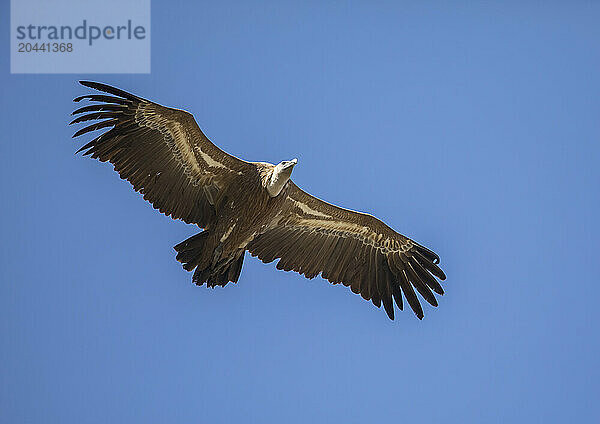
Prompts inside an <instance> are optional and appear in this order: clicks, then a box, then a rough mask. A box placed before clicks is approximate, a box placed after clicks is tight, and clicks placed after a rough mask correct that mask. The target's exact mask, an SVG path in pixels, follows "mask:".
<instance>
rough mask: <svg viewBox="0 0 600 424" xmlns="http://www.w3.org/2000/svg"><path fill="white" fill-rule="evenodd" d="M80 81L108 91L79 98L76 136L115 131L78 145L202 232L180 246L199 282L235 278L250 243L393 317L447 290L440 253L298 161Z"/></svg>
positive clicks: (255, 251)
mask: <svg viewBox="0 0 600 424" xmlns="http://www.w3.org/2000/svg"><path fill="white" fill-rule="evenodd" d="M80 83H81V84H82V85H84V86H86V87H89V88H93V89H96V90H98V91H100V92H103V93H107V94H89V95H85V96H81V97H77V98H76V99H74V101H75V102H80V101H82V100H84V99H86V100H89V101H91V102H93V103H92V104H90V105H88V106H84V107H82V108H79V109H77V110H75V111H74V112H73V115H79V116H78V117H77V118H75V119H74V120H73V121H72V122H71V124H75V123H81V122H87V121H95V123H93V124H91V125H88V126H86V127H84V128H82V129H81V130H79V131H77V132H76V133H75V134H74V135H73V137H77V136H80V135H82V134H85V133H88V132H90V131H94V130H98V129H103V128H110V129H109V130H108V131H106V132H104V133H103V134H101V135H99V136H98V137H96V138H94V139H93V140H92V141H90V142H89V143H87V144H86V145H84V146H83V147H82V148H81V149H79V151H84V155H90V156H91V157H92V158H95V159H98V160H100V161H102V162H106V161H108V162H110V163H112V164H113V165H114V168H115V170H116V171H117V172H118V173H119V175H120V176H121V178H123V179H126V180H127V181H129V182H130V183H131V184H132V185H133V187H134V189H135V190H136V191H139V192H140V193H141V194H143V196H144V199H146V200H148V201H149V202H150V203H152V204H153V205H154V207H155V208H156V209H158V210H159V211H161V212H162V213H164V214H166V215H168V216H171V217H173V218H175V219H181V220H183V221H184V222H187V223H192V224H196V225H198V226H199V227H200V228H202V229H203V231H201V232H200V233H198V234H196V235H194V236H192V237H190V238H189V239H187V240H185V241H183V242H181V243H179V244H178V245H176V246H175V250H176V251H177V260H178V261H179V262H181V263H182V264H183V268H185V269H186V270H188V271H194V274H193V277H192V279H193V281H194V283H196V284H197V285H203V284H205V283H206V285H207V286H208V287H215V286H225V285H226V284H227V283H228V282H230V281H232V282H237V281H238V278H239V276H240V272H241V269H242V262H243V260H244V254H245V252H246V250H247V251H249V252H250V253H251V254H252V255H253V256H258V258H260V259H261V260H262V261H263V262H265V263H268V262H272V261H274V260H275V259H279V261H278V263H277V268H278V269H283V270H285V271H296V272H298V273H300V274H304V275H305V276H306V277H307V278H314V277H316V276H317V275H319V274H321V276H322V277H323V278H324V279H326V280H329V281H330V282H332V283H334V284H336V283H342V284H344V285H345V286H349V287H350V289H351V290H352V291H353V292H354V293H358V294H360V295H361V296H362V297H363V298H364V299H366V300H371V301H372V302H373V304H375V305H376V306H377V307H381V304H383V306H384V308H385V311H386V312H387V314H388V316H389V317H390V319H394V306H393V302H394V301H395V303H396V305H397V306H398V308H399V309H402V308H403V303H402V293H404V297H405V298H406V300H407V302H408V304H409V305H410V307H411V308H412V310H413V311H414V313H415V314H416V315H417V317H419V318H423V309H422V307H421V304H420V302H419V299H418V298H417V295H416V292H418V293H419V294H420V295H421V296H422V297H423V298H424V299H425V300H426V301H427V302H428V303H430V304H431V305H433V306H437V300H436V298H435V296H434V294H433V293H437V294H440V295H441V294H443V293H444V291H443V289H442V287H441V285H440V284H439V282H438V280H437V279H440V280H444V279H445V278H446V276H445V275H444V272H443V271H442V270H441V269H440V268H439V266H438V263H439V257H438V256H437V255H436V254H435V253H433V252H432V251H431V250H429V249H427V248H425V247H423V246H421V245H420V244H419V243H417V242H415V241H413V240H411V239H409V238H408V237H405V236H403V235H401V234H398V233H397V232H395V231H394V230H392V229H391V228H390V227H388V226H387V225H385V224H384V223H383V222H381V221H380V220H378V219H377V218H375V217H373V216H371V215H368V214H364V213H360V212H354V211H351V210H348V209H343V208H340V207H337V206H334V205H332V204H329V203H327V202H324V201H322V200H320V199H317V198H316V197H314V196H311V195H310V194H308V193H305V192H304V191H302V190H301V189H300V188H298V187H297V186H296V185H295V184H294V183H293V182H292V180H290V175H291V173H292V170H293V168H294V166H295V165H296V163H297V160H296V159H293V160H291V161H283V162H280V163H279V164H278V165H273V164H270V163H264V162H246V161H243V160H241V159H238V158H236V157H234V156H232V155H229V154H227V153H225V152H224V151H222V150H221V149H219V148H218V147H217V146H215V145H214V144H213V143H211V141H210V140H209V139H208V138H207V137H206V136H205V135H204V134H203V133H202V131H201V130H200V128H199V127H198V124H197V123H196V121H195V120H194V117H193V116H192V115H191V114H190V113H188V112H185V111H182V110H178V109H172V108H168V107H164V106H161V105H158V104H156V103H153V102H151V101H148V100H145V99H143V98H140V97H138V96H135V95H133V94H130V93H127V92H125V91H123V90H120V89H118V88H115V87H111V86H108V85H106V84H101V83H98V82H91V81H80ZM79 151H78V152H79ZM436 278H437V279H436ZM415 289H416V292H415Z"/></svg>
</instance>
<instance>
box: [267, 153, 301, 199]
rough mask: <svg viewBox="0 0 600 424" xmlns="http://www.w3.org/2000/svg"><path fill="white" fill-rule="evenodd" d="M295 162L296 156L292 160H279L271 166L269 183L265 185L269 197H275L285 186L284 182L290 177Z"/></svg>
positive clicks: (296, 161) (296, 160)
mask: <svg viewBox="0 0 600 424" xmlns="http://www.w3.org/2000/svg"><path fill="white" fill-rule="evenodd" d="M297 163H298V159H296V158H294V159H292V160H284V161H281V162H279V163H278V164H277V166H275V168H273V173H272V174H271V178H270V180H269V184H268V185H267V191H268V192H269V194H270V195H271V197H275V196H277V195H279V193H281V190H282V189H283V187H284V186H285V183H287V182H288V180H289V179H290V176H291V175H292V170H293V169H294V166H296V164H297Z"/></svg>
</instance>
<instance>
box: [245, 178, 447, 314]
mask: <svg viewBox="0 0 600 424" xmlns="http://www.w3.org/2000/svg"><path fill="white" fill-rule="evenodd" d="M248 250H249V251H250V253H251V254H252V255H254V256H258V257H259V258H260V259H261V260H262V261H263V262H265V263H268V262H271V261H273V260H275V259H277V258H281V259H280V260H279V262H278V263H277V268H278V269H283V270H285V271H290V270H293V271H296V272H299V273H300V274H304V275H305V276H306V277H307V278H314V277H316V276H317V275H319V273H321V276H322V277H323V278H325V279H327V280H329V281H330V282H332V283H334V284H336V283H342V284H344V285H345V286H350V288H351V289H352V291H353V292H354V293H360V294H361V295H362V297H363V298H364V299H366V300H371V301H372V302H373V304H375V305H376V306H377V307H380V306H381V303H383V305H384V308H385V310H386V312H387V314H388V316H389V317H390V319H394V306H393V303H392V298H393V299H394V300H395V301H396V305H397V306H398V308H400V310H402V305H403V304H402V295H401V292H404V296H405V297H406V300H407V301H408V303H409V305H410V306H411V308H412V309H413V311H414V312H415V314H416V315H417V317H419V318H420V319H421V318H423V309H422V307H421V304H420V303H419V299H418V298H417V295H416V294H415V290H414V289H416V290H417V292H418V293H419V294H420V295H421V296H422V297H423V298H424V299H425V300H426V301H427V302H429V303H430V304H431V305H433V306H437V300H436V298H435V296H434V294H433V292H435V293H438V294H440V295H441V294H443V293H444V291H443V289H442V287H441V285H440V284H439V282H438V281H437V280H436V278H435V277H437V278H439V279H440V280H444V279H445V278H446V276H445V275H444V272H443V271H442V270H441V269H440V268H439V267H438V265H437V264H438V263H439V257H438V256H437V255H436V254H435V253H433V252H432V251H431V250H429V249H427V248H425V247H423V246H421V245H420V244H418V243H416V242H415V241H413V240H411V239H409V238H407V237H404V236H403V235H401V234H398V233H397V232H395V231H394V230H392V229H391V228H390V227H388V226H387V225H385V224H384V223H383V222H381V221H380V220H378V219H377V218H375V217H373V216H371V215H367V214H364V213H359V212H354V211H350V210H347V209H343V208H339V207H337V206H334V205H331V204H329V203H326V202H324V201H322V200H319V199H317V198H316V197H313V196H311V195H310V194H308V193H305V192H304V191H302V190H301V189H299V188H298V187H297V186H296V185H295V184H294V183H292V182H291V181H290V182H289V183H288V187H287V198H286V201H285V205H284V207H283V210H282V213H281V215H280V217H279V220H278V221H277V223H276V225H274V226H273V227H272V228H270V229H269V230H267V231H266V232H264V233H263V234H261V235H259V236H257V237H256V238H255V239H254V240H253V241H252V242H251V243H250V244H249V245H248Z"/></svg>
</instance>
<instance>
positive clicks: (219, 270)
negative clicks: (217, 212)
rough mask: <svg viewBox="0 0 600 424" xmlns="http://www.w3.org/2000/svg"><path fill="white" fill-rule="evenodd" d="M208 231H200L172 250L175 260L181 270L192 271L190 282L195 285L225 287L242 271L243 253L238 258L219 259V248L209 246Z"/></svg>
mask: <svg viewBox="0 0 600 424" xmlns="http://www.w3.org/2000/svg"><path fill="white" fill-rule="evenodd" d="M210 240H211V238H210V237H208V231H202V232H201V233H198V234H196V235H194V236H192V237H190V238H189V239H187V240H185V241H182V242H181V243H179V244H178V245H177V246H175V247H174V249H175V250H176V251H177V257H176V258H177V260H178V261H179V262H181V263H182V264H183V269H185V270H186V271H193V270H194V269H195V270H196V271H194V276H193V277H192V281H193V282H194V283H195V284H196V285H199V286H201V285H203V284H204V283H206V285H207V286H208V287H215V286H225V285H226V284H227V283H228V282H230V281H233V282H234V283H237V280H238V278H239V276H240V272H241V271H242V263H243V262H244V252H243V251H242V252H239V253H240V254H239V256H238V255H236V256H234V257H229V258H221V257H220V256H221V255H220V251H219V250H220V246H217V247H216V249H215V248H214V247H213V246H211V245H212V244H213V243H211V242H210Z"/></svg>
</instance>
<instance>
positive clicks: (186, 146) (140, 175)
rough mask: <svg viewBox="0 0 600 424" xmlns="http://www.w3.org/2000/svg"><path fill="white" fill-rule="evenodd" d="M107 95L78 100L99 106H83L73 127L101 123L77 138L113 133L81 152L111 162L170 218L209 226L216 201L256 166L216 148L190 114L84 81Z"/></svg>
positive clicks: (76, 111) (86, 145) (214, 211)
mask: <svg viewBox="0 0 600 424" xmlns="http://www.w3.org/2000/svg"><path fill="white" fill-rule="evenodd" d="M81 84H82V85H84V86H85V87H89V88H92V89H95V90H98V91H101V92H104V93H108V95H106V94H88V95H84V96H80V97H77V98H75V99H74V101H75V102H79V101H82V100H89V101H92V102H97V103H99V104H92V105H87V106H83V107H80V108H79V109H77V110H75V111H74V112H73V115H79V116H78V117H76V118H75V119H73V121H72V122H71V124H80V123H84V122H88V121H98V122H95V123H92V124H90V125H87V126H85V127H83V128H81V129H80V130H79V131H77V132H76V133H75V134H74V135H73V137H78V136H80V135H83V134H86V133H88V132H91V131H96V130H99V129H104V128H109V127H110V129H109V130H108V131H106V132H104V133H103V134H100V135H99V136H97V137H95V138H94V139H93V140H92V141H90V142H89V143H87V144H85V145H84V146H83V147H82V148H81V149H79V151H78V152H81V151H83V152H84V153H83V154H84V155H90V156H91V157H92V158H94V159H98V160H100V161H102V162H107V161H108V162H110V163H112V164H113V166H114V168H115V170H116V171H117V172H118V173H119V175H120V176H121V178H122V179H125V180H127V181H129V182H130V183H131V184H132V185H133V187H134V189H135V190H136V191H139V192H140V193H142V194H143V196H144V199H146V200H148V201H149V202H150V203H152V205H153V206H154V207H155V208H156V209H158V210H160V211H161V212H163V213H164V214H166V215H169V216H172V217H173V218H175V219H181V220H183V221H185V222H187V223H195V224H197V225H199V226H201V227H206V226H207V225H208V224H209V222H211V220H213V219H214V217H215V214H216V209H217V208H218V205H216V204H215V203H216V202H217V199H220V198H221V196H222V194H223V193H224V192H226V191H227V189H228V187H230V186H231V185H232V184H233V183H234V182H235V181H236V179H237V178H239V177H240V176H242V175H246V176H247V175H249V174H250V173H252V174H253V175H255V174H256V172H257V170H256V167H255V166H254V165H253V164H251V163H248V162H245V161H242V160H240V159H238V158H236V157H234V156H231V155H229V154H227V153H225V152H224V151H222V150H220V149H219V148H218V147H216V146H215V145H214V144H213V143H211V142H210V140H209V139H208V138H207V137H206V136H205V135H204V133H202V131H201V130H200V128H199V127H198V124H197V123H196V121H195V120H194V118H193V116H192V115H191V114H189V113H188V112H185V111H182V110H178V109H172V108H168V107H164V106H161V105H158V104H156V103H153V102H151V101H148V100H146V99H143V98H141V97H138V96H135V95H133V94H131V93H127V92H125V91H123V90H120V89H118V88H115V87H111V86H108V85H106V84H101V83H97V82H91V81H81Z"/></svg>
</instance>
